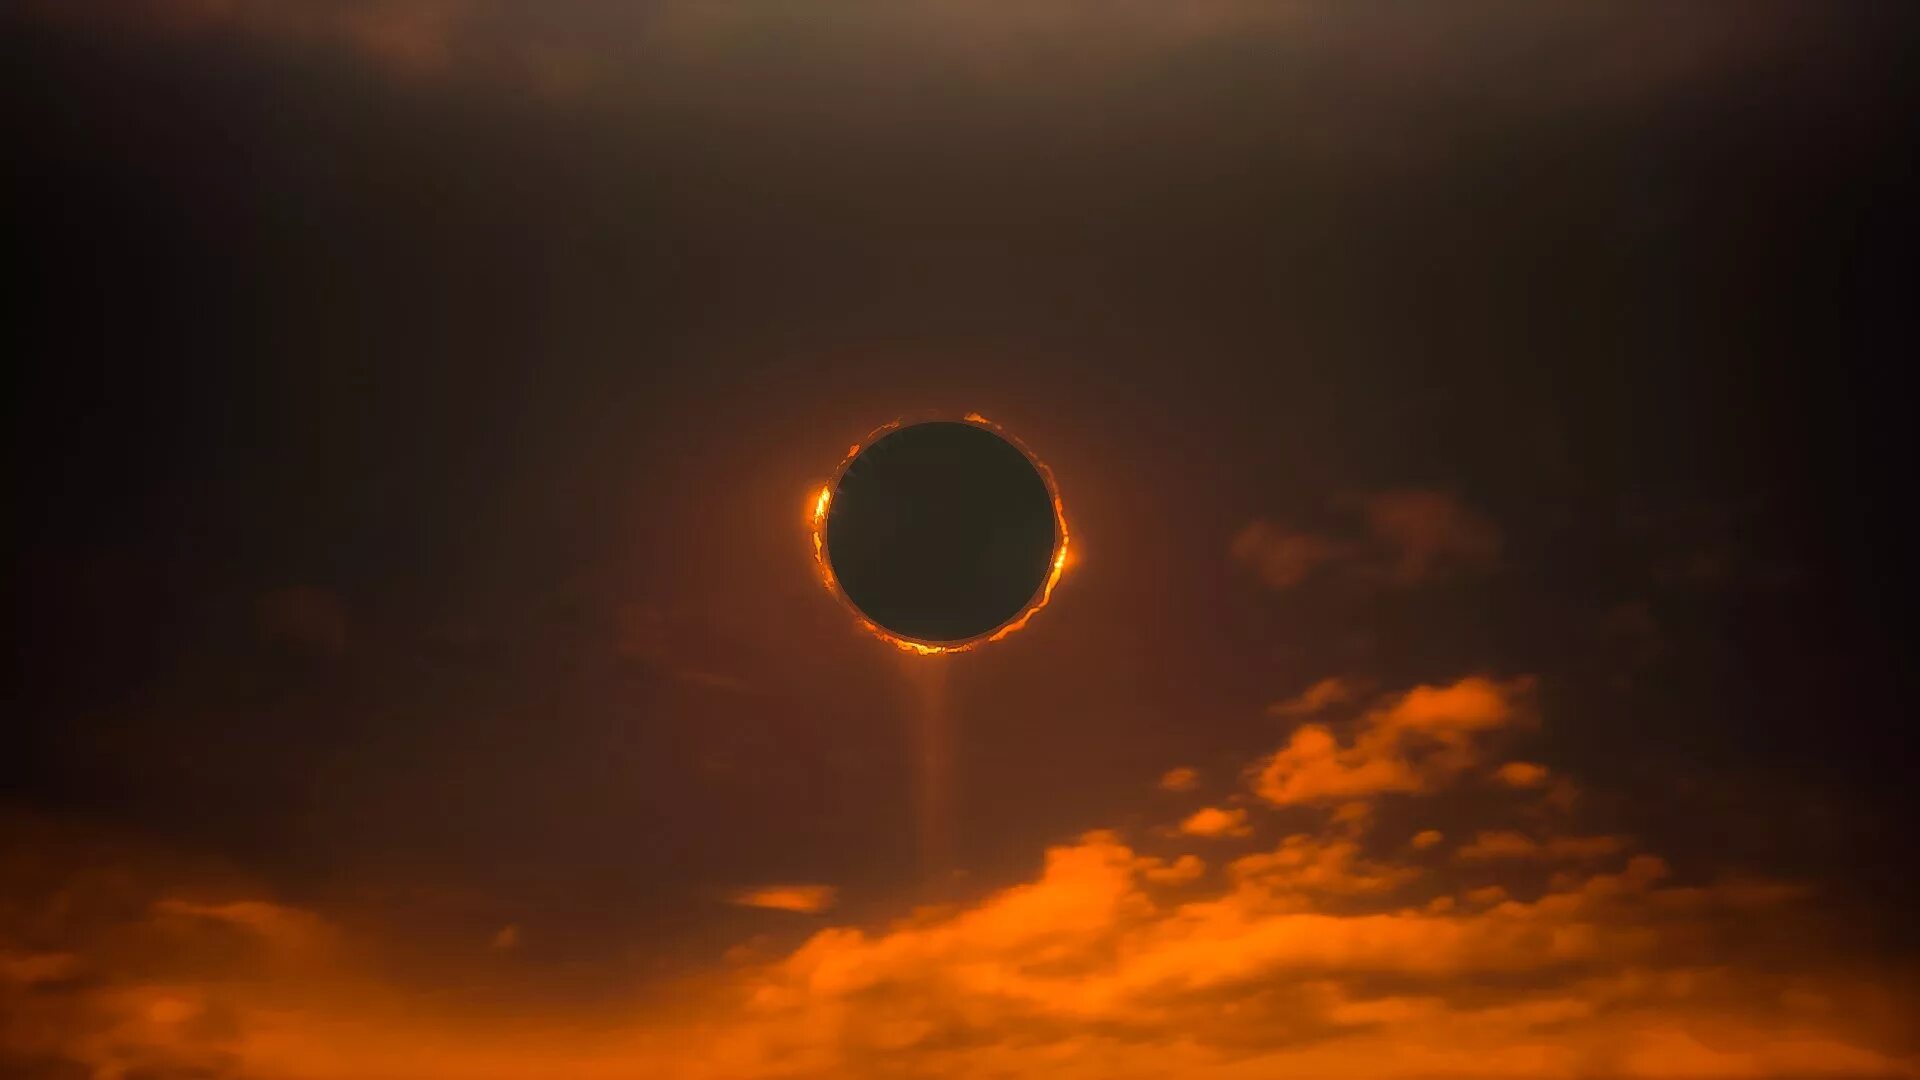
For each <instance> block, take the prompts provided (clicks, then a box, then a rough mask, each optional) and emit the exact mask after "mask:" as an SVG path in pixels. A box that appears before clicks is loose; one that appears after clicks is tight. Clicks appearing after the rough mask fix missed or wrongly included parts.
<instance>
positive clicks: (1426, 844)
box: [1407, 829, 1446, 851]
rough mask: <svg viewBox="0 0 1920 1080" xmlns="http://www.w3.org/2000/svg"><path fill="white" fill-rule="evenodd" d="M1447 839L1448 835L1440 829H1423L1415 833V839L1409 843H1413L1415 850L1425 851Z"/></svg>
mask: <svg viewBox="0 0 1920 1080" xmlns="http://www.w3.org/2000/svg"><path fill="white" fill-rule="evenodd" d="M1445 839H1446V836H1445V835H1443V834H1442V833H1441V832H1440V830H1438V829H1421V830H1420V831H1419V832H1417V833H1414V834H1413V839H1412V840H1409V841H1407V843H1408V844H1410V845H1412V847H1413V849H1414V850H1415V851H1425V850H1426V849H1427V848H1430V847H1433V846H1434V845H1436V844H1439V843H1440V842H1441V841H1443V840H1445Z"/></svg>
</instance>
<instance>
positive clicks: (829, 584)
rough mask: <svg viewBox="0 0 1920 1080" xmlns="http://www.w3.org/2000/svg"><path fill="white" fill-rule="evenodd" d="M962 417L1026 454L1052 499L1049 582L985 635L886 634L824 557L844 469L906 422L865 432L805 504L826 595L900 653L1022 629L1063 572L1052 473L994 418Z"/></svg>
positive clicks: (931, 652) (1062, 519)
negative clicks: (926, 637) (931, 637)
mask: <svg viewBox="0 0 1920 1080" xmlns="http://www.w3.org/2000/svg"><path fill="white" fill-rule="evenodd" d="M929 419H930V420H937V419H940V418H939V417H932V418H929ZM961 419H962V420H963V421H965V422H966V423H969V424H976V425H978V426H980V427H984V428H987V429H989V430H991V431H992V432H993V433H994V434H996V435H998V436H1000V437H1001V438H1003V439H1005V440H1006V441H1007V442H1009V443H1012V444H1013V446H1014V447H1015V448H1017V449H1018V450H1019V451H1020V452H1021V453H1022V454H1025V455H1026V456H1027V460H1028V461H1030V462H1032V463H1033V467H1034V469H1035V471H1037V472H1038V473H1039V474H1040V479H1041V480H1042V481H1043V482H1044V483H1045V484H1046V485H1047V495H1048V497H1049V498H1051V499H1052V500H1053V526H1054V542H1053V565H1052V569H1050V570H1049V571H1048V572H1047V579H1046V580H1045V581H1044V582H1042V583H1041V584H1040V587H1039V588H1038V589H1037V590H1035V591H1034V595H1033V599H1031V600H1029V601H1027V604H1026V606H1025V607H1022V608H1021V609H1020V610H1019V611H1018V612H1017V613H1015V614H1014V616H1013V617H1012V618H1011V619H1008V620H1007V621H1006V622H1004V623H1002V624H1000V625H999V626H997V627H995V628H994V629H992V630H990V631H988V632H986V633H984V634H980V635H977V636H975V637H971V638H967V639H966V640H964V641H950V642H935V641H920V640H917V639H915V638H909V637H903V636H901V635H899V634H895V633H893V632H891V631H889V630H887V629H886V628H884V627H882V626H881V625H880V624H878V623H876V622H874V621H873V620H872V619H869V618H867V616H866V614H865V613H864V612H862V611H861V610H860V609H859V608H858V607H856V606H854V603H853V601H852V600H849V599H848V598H847V594H846V592H845V591H844V590H842V589H841V588H840V582H839V580H838V579H837V578H835V577H834V574H833V560H832V559H831V558H830V557H829V556H828V554H827V510H828V509H829V508H830V507H831V506H832V505H833V492H834V489H835V488H837V487H838V486H839V485H840V477H841V475H842V474H844V473H845V472H846V471H847V466H849V465H851V464H853V459H854V458H856V457H859V456H860V452H861V451H862V450H865V449H866V448H867V447H869V446H872V445H873V444H874V442H875V441H877V440H878V439H880V438H881V437H882V436H885V435H887V434H888V433H890V432H893V431H895V430H897V429H899V428H901V427H903V426H905V424H906V421H905V420H892V421H889V422H888V423H885V424H882V425H880V426H879V427H877V428H875V429H874V430H872V431H871V432H868V433H867V437H866V438H864V439H861V440H860V441H859V442H857V443H854V444H853V445H852V446H850V447H848V448H847V455H846V457H844V458H842V459H841V461H840V464H839V465H838V466H836V467H835V468H834V470H833V479H832V480H829V481H828V482H827V483H825V484H823V485H821V487H820V488H819V489H818V490H816V491H815V492H814V493H813V497H812V499H811V500H810V501H809V506H810V507H811V511H810V513H809V515H808V528H809V532H810V533H811V536H812V540H813V561H814V566H815V567H816V568H817V570H818V572H819V574H820V582H821V584H822V585H825V586H826V589H827V591H828V592H829V593H832V594H833V596H834V597H835V598H836V599H838V600H839V601H840V603H841V604H843V605H845V607H846V609H847V610H848V611H850V612H852V613H853V617H854V621H855V622H857V623H858V624H859V625H860V628H861V629H863V630H865V631H866V632H867V633H869V634H872V635H873V636H874V637H877V638H879V639H880V640H881V641H884V642H886V643H887V644H889V645H892V646H893V647H894V648H896V649H899V650H900V651H902V652H906V653H912V654H914V655H917V656H944V655H947V654H949V653H962V652H969V651H971V650H973V649H977V648H979V647H980V646H981V645H985V644H990V643H992V642H996V641H1000V640H1002V639H1004V638H1006V637H1007V636H1008V635H1010V634H1013V633H1015V632H1017V631H1019V630H1022V629H1025V628H1026V625H1027V623H1029V622H1031V621H1032V620H1033V616H1034V613H1035V612H1037V611H1039V610H1040V609H1041V608H1044V607H1046V606H1047V604H1048V602H1049V601H1051V600H1052V599H1053V590H1054V587H1055V586H1057V585H1058V584H1060V578H1061V576H1062V575H1064V574H1065V573H1066V569H1067V561H1068V559H1067V543H1068V541H1067V511H1066V504H1065V503H1064V502H1062V501H1061V498H1060V486H1059V484H1057V483H1056V482H1055V481H1054V478H1053V470H1052V469H1050V468H1048V467H1047V463H1046V462H1044V461H1042V460H1040V457H1039V455H1037V454H1035V453H1034V452H1033V450H1032V448H1030V447H1029V446H1027V444H1026V443H1024V442H1021V441H1020V439H1019V438H1018V437H1017V436H1015V435H1014V434H1013V433H1011V432H1009V431H1007V429H1005V428H1003V427H1001V426H1000V425H999V424H996V423H994V422H993V421H992V420H989V419H987V418H986V417H984V416H982V415H980V414H979V413H977V412H970V413H967V414H965V415H964V416H962V417H961ZM916 422H920V421H916Z"/></svg>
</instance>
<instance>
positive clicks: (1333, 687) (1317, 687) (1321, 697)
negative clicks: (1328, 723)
mask: <svg viewBox="0 0 1920 1080" xmlns="http://www.w3.org/2000/svg"><path fill="white" fill-rule="evenodd" d="M1353 695H1354V689H1353V686H1352V685H1351V684H1349V683H1348V682H1347V681H1346V680H1344V679H1341V678H1338V677H1334V678H1327V679H1321V680H1320V681H1319V682H1317V683H1314V684H1313V685H1312V686H1309V687H1307V688H1306V689H1305V690H1303V691H1301V692H1300V693H1299V694H1298V695H1296V696H1294V697H1291V698H1288V699H1287V700H1285V701H1280V702H1275V703H1274V704H1273V705H1270V706H1268V707H1267V714H1268V715H1270V716H1295V717H1297V716H1313V715H1315V714H1317V713H1321V712H1324V711H1326V710H1327V709H1328V708H1330V707H1332V706H1334V705H1344V704H1346V703H1347V702H1349V701H1351V700H1353Z"/></svg>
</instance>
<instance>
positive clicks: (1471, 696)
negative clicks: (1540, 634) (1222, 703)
mask: <svg viewBox="0 0 1920 1080" xmlns="http://www.w3.org/2000/svg"><path fill="white" fill-rule="evenodd" d="M1531 690H1532V683H1531V682H1530V681H1528V680H1525V679H1521V680H1515V681H1513V682H1508V683H1498V682H1494V681H1492V680H1490V679H1486V678H1482V677H1470V678H1466V679H1462V680H1460V681H1459V682H1457V683H1454V684H1453V685H1451V686H1444V687H1439V686H1422V687H1416V688H1415V689H1413V690H1410V691H1408V692H1407V693H1406V694H1404V695H1402V696H1400V697H1399V698H1398V699H1397V700H1396V701H1394V702H1393V703H1391V704H1389V705H1386V706H1384V707H1381V708H1377V709H1374V710H1373V711H1371V712H1369V713H1367V714H1366V715H1365V716H1363V717H1361V719H1360V721H1359V724H1358V729H1357V732H1356V734H1355V735H1354V738H1353V740H1352V742H1350V743H1348V744H1345V745H1343V744H1342V743H1341V742H1340V740H1339V738H1338V737H1336V736H1335V735H1334V733H1333V731H1332V729H1331V728H1329V727H1327V726H1325V725H1322V724H1306V725H1303V726H1301V727H1300V728H1298V729H1297V730H1295V731H1294V733H1293V736H1292V738H1291V739H1289V740H1288V742H1287V745H1286V746H1285V747H1282V748H1281V749H1280V750H1279V751H1278V752H1277V753H1275V754H1274V755H1272V756H1271V757H1269V758H1268V759H1267V760H1266V761H1265V762H1263V763H1262V764H1261V765H1260V766H1259V768H1258V771H1257V772H1256V774H1255V777H1254V783H1253V789H1254V791H1255V793H1256V794H1258V795H1259V796H1260V797H1261V798H1263V799H1266V800H1267V801H1268V802H1270V803H1274V804H1276V805H1283V806H1284V805H1289V804H1293V803H1304V802H1314V801H1319V800H1327V799H1351V798H1355V797H1358V796H1367V795H1376V794H1381V793H1385V792H1419V791H1429V790H1433V789H1435V788H1437V787H1440V786H1442V785H1444V784H1446V783H1447V782H1449V781H1451V780H1452V779H1453V778H1454V777H1456V776H1458V775H1459V774H1461V773H1462V772H1464V771H1466V770H1467V769H1469V768H1471V767H1473V766H1474V765H1475V764H1476V763H1477V762H1478V761H1479V759H1480V756H1481V753H1482V749H1481V746H1480V739H1481V738H1482V737H1483V736H1484V735H1485V734H1486V733H1488V732H1491V731H1494V730H1496V729H1499V728H1502V727H1506V726H1508V725H1511V724H1513V723H1515V722H1516V721H1517V720H1519V719H1520V718H1521V717H1522V716H1523V715H1524V713H1523V710H1524V708H1525V705H1526V701H1527V698H1528V697H1529V695H1530V693H1531Z"/></svg>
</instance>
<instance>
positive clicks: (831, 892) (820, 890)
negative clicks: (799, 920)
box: [732, 885, 839, 915]
mask: <svg viewBox="0 0 1920 1080" xmlns="http://www.w3.org/2000/svg"><path fill="white" fill-rule="evenodd" d="M838 895H839V890H837V889H835V888H834V887H833V886H831V885H763V886H761V887H760V888H757V889H747V890H744V891H742V892H738V893H735V894H734V895H733V897H732V902H733V903H735V904H738V905H740V906H741V907H756V908H766V909H768V910H770V911H796V912H799V913H800V914H803V915H817V914H819V913H820V912H822V911H825V910H827V909H828V908H830V907H832V906H833V902H834V900H835V899H836V898H837V897H838Z"/></svg>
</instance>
